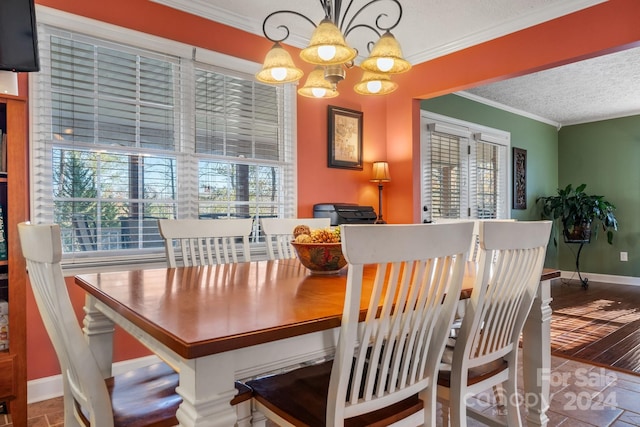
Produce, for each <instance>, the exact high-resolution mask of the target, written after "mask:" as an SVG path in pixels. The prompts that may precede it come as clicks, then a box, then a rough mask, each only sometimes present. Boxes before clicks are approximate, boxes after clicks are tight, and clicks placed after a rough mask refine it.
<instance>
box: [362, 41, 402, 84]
mask: <svg viewBox="0 0 640 427" xmlns="http://www.w3.org/2000/svg"><path fill="white" fill-rule="evenodd" d="M360 68H362V69H363V70H367V71H373V72H376V73H389V74H398V73H404V72H405V71H409V70H410V69H411V64H410V63H409V62H408V61H407V60H405V59H404V58H403V57H402V49H401V48H400V43H398V41H397V40H396V38H395V37H394V36H393V34H391V33H390V32H389V31H387V32H386V33H384V34H383V35H382V37H380V38H379V39H378V41H377V42H376V44H375V45H374V46H373V49H371V54H369V57H368V58H367V59H365V60H364V61H362V62H361V63H360Z"/></svg>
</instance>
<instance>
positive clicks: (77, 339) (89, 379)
mask: <svg viewBox="0 0 640 427" xmlns="http://www.w3.org/2000/svg"><path fill="white" fill-rule="evenodd" d="M18 234H19V236H20V243H21V247H22V253H23V255H24V257H25V258H26V261H27V269H28V271H29V281H30V283H31V287H32V289H33V294H34V298H35V300H36V304H37V306H38V310H39V312H40V315H41V317H42V320H43V322H44V325H45V328H46V330H47V333H48V334H49V336H50V337H51V342H52V343H53V347H54V349H55V352H56V355H57V356H58V360H59V362H60V367H61V369H62V372H63V373H64V375H63V381H64V382H65V384H64V386H65V390H69V392H70V393H71V394H72V395H73V399H74V400H75V401H76V402H77V403H78V404H79V406H80V407H82V408H83V409H84V410H86V411H87V413H86V414H85V415H86V416H88V419H89V422H90V424H91V425H101V426H107V427H112V426H113V412H112V408H111V403H110V402H111V401H110V397H109V393H108V390H107V387H106V384H105V382H104V379H103V377H102V374H101V373H100V369H99V367H98V364H97V362H96V360H95V359H94V357H93V354H92V353H91V349H90V348H89V345H88V344H87V341H86V340H85V339H84V336H83V333H82V330H81V329H80V325H79V324H78V321H77V319H76V317H75V314H74V313H75V311H74V310H73V306H72V305H71V300H70V299H69V294H68V291H67V286H66V283H65V280H64V276H63V274H62V269H61V267H60V260H61V257H62V243H61V238H60V227H59V226H58V225H55V224H47V225H31V224H27V223H21V224H18ZM85 415H81V414H80V412H79V411H78V409H77V408H75V411H74V416H75V417H76V418H77V420H78V421H79V422H82V421H81V420H82V417H83V416H85ZM69 423H71V421H69Z"/></svg>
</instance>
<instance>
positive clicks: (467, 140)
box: [420, 110, 512, 222]
mask: <svg viewBox="0 0 640 427" xmlns="http://www.w3.org/2000/svg"><path fill="white" fill-rule="evenodd" d="M434 131H436V132H440V133H444V134H450V135H455V136H457V137H460V138H461V142H462V144H461V145H463V146H462V147H461V149H460V151H461V154H465V153H466V152H467V147H473V146H474V145H473V143H472V142H473V141H480V142H488V143H491V144H496V145H499V146H503V147H504V149H505V151H506V153H505V155H504V156H503V158H502V159H501V162H500V165H499V167H500V168H501V171H503V173H502V172H500V175H499V179H500V180H501V181H502V182H501V183H500V185H501V186H502V188H504V189H505V194H502V195H501V197H500V203H499V206H498V212H497V218H498V219H508V218H510V217H511V208H510V200H511V191H512V189H511V182H510V179H509V178H510V177H511V133H510V132H507V131H504V130H500V129H494V128H491V127H488V126H484V125H480V124H477V123H472V122H467V121H464V120H459V119H455V118H452V117H447V116H444V115H442V114H437V113H433V112H430V111H424V110H422V111H421V112H420V211H421V217H422V221H423V222H431V221H433V220H434V218H433V217H432V212H431V210H432V202H431V188H430V187H431V185H430V182H431V181H430V179H431V170H430V165H431V157H430V156H431V150H430V141H431V132H434ZM471 151H472V153H471V154H470V155H468V157H467V162H468V163H471V158H472V156H473V149H471ZM464 169H465V170H466V171H467V173H465V174H464V176H462V177H461V179H462V188H461V206H460V216H459V218H461V219H475V218H476V216H475V215H473V214H472V215H468V213H469V211H471V212H474V211H475V210H474V209H470V208H471V203H472V202H471V200H472V194H471V190H470V182H469V181H470V180H471V179H472V178H471V175H472V174H471V173H469V172H468V170H469V169H470V165H469V164H466V165H464ZM425 208H426V209H425Z"/></svg>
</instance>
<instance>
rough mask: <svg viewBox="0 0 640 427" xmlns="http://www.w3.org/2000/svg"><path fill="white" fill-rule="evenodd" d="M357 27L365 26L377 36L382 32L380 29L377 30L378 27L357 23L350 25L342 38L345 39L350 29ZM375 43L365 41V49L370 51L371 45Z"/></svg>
mask: <svg viewBox="0 0 640 427" xmlns="http://www.w3.org/2000/svg"><path fill="white" fill-rule="evenodd" d="M358 28H366V29H368V30H371V31H372V32H373V33H375V34H376V35H377V36H378V37H381V36H382V33H380V31H378V28H375V27H374V26H373V25H369V24H357V25H354V26H352V27H351V28H349V29H348V30H347V31H345V33H344V38H345V39H346V38H347V36H348V35H349V33H351V31H353V30H356V29H358ZM373 44H375V42H374V41H369V42H368V43H367V51H371V46H372V45H373Z"/></svg>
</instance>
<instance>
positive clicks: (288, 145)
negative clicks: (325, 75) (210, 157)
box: [29, 5, 297, 271]
mask: <svg viewBox="0 0 640 427" xmlns="http://www.w3.org/2000/svg"><path fill="white" fill-rule="evenodd" d="M36 7H37V14H38V23H39V25H46V26H51V27H56V28H58V29H61V30H62V31H65V30H66V31H70V32H74V33H81V34H84V35H86V36H88V37H92V38H96V39H103V40H108V41H110V42H113V43H117V44H123V45H126V46H131V47H133V48H137V49H144V50H149V51H153V52H162V53H163V54H165V55H170V56H175V57H179V58H181V59H184V60H185V62H186V63H190V66H191V67H197V66H199V65H200V66H202V65H204V66H210V67H213V68H214V69H218V70H220V71H222V72H223V73H225V74H229V75H234V74H236V75H237V74H241V75H242V77H245V78H246V75H254V74H255V73H256V72H257V71H258V70H259V69H260V67H261V65H260V64H258V63H255V62H252V61H248V60H244V59H241V58H236V57H232V56H229V55H225V54H221V53H218V52H214V51H210V50H205V49H202V48H195V47H193V46H190V45H187V44H184V43H180V42H176V41H172V40H169V39H164V38H161V37H157V36H153V35H150V34H146V33H142V32H139V31H135V30H130V29H126V28H123V27H119V26H115V25H112V24H108V23H104V22H100V21H97V20H94V19H89V18H85V17H81V16H77V15H73V14H70V13H67V12H63V11H59V10H56V9H52V8H49V7H46V6H42V5H36ZM43 66H47V64H43ZM29 78H30V83H29V91H30V93H29V96H30V99H32V100H35V99H36V97H37V96H38V94H37V93H36V91H37V90H38V79H39V77H38V73H31V74H30V76H29ZM283 97H284V100H285V101H284V108H285V110H284V116H283V117H284V130H285V131H284V135H283V141H284V144H283V145H284V147H283V150H286V153H285V156H286V158H287V159H290V163H287V167H286V168H285V169H286V171H285V173H284V175H285V176H283V177H282V180H283V184H284V185H285V186H286V199H285V200H286V205H287V206H286V207H284V208H282V210H281V212H280V215H281V216H283V217H295V216H297V153H296V146H297V140H296V136H297V129H296V110H297V108H296V96H295V88H294V87H293V86H292V85H287V86H286V87H285V90H284V92H283ZM187 102H190V101H187ZM33 104H35V102H33V103H32V108H30V114H31V123H32V128H31V138H30V140H31V141H32V146H33V148H32V150H30V151H31V152H30V160H31V168H30V169H31V170H30V173H31V183H32V185H31V186H30V197H31V200H32V201H34V202H33V203H32V204H31V219H32V221H33V222H36V223H42V222H51V220H52V218H53V216H52V213H51V212H46V211H44V210H43V209H42V208H41V207H40V206H42V204H41V203H39V202H37V198H38V197H39V196H38V195H39V194H42V188H37V185H38V184H37V183H38V182H40V181H42V180H41V179H39V178H38V176H37V175H38V174H39V173H42V171H46V170H47V169H49V170H50V168H51V164H50V157H51V156H50V155H48V156H46V155H43V153H42V152H40V153H36V151H37V150H38V149H40V151H42V150H43V149H46V147H45V148H43V145H42V143H40V142H38V141H35V140H34V137H35V136H36V135H38V134H39V133H40V129H37V128H36V126H38V125H37V123H38V121H37V120H35V119H36V117H34V115H36V114H38V112H37V106H34V105H33ZM184 106H185V104H183V105H182V106H180V108H179V109H180V110H183V111H184ZM176 124H177V129H176V132H179V133H180V134H181V137H180V143H181V144H184V143H187V144H193V141H188V142H187V141H185V140H184V138H185V135H188V138H191V139H193V138H192V137H193V135H192V134H193V129H192V127H193V123H192V118H189V116H188V115H187V114H185V113H182V114H181V117H180V119H179V120H178V121H177V122H176ZM178 128H179V129H178ZM175 154H176V155H177V156H178V162H180V161H181V157H182V156H181V153H180V152H176V153H175ZM47 158H49V164H48V165H47V163H46V162H47ZM190 192H191V193H193V190H192V191H190ZM196 193H197V191H196ZM182 200H183V198H182V196H180V197H179V198H178V201H179V203H178V208H179V210H178V215H179V217H186V216H192V215H193V214H194V211H195V212H197V205H198V199H197V194H196V198H195V199H194V200H193V201H190V202H189V203H186V204H183V203H182ZM255 250H256V248H252V252H253V251H255ZM257 251H258V252H261V251H262V249H261V248H258V249H257ZM103 255H104V254H103ZM140 262H155V263H158V262H164V250H163V249H162V250H153V251H150V252H146V253H145V251H139V253H138V254H135V256H133V257H132V256H131V254H127V255H125V256H122V254H115V253H114V254H112V255H109V254H106V255H105V256H96V254H94V255H93V256H91V255H90V256H87V255H86V254H78V253H74V254H69V255H67V256H65V258H64V260H63V263H64V264H67V265H68V266H69V265H72V266H73V267H74V268H75V269H79V270H81V271H84V270H86V269H87V268H88V269H90V270H91V269H95V267H98V269H105V268H109V266H110V265H118V266H122V265H124V264H127V263H130V264H139V263H140Z"/></svg>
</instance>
